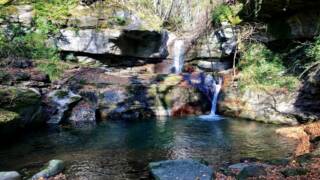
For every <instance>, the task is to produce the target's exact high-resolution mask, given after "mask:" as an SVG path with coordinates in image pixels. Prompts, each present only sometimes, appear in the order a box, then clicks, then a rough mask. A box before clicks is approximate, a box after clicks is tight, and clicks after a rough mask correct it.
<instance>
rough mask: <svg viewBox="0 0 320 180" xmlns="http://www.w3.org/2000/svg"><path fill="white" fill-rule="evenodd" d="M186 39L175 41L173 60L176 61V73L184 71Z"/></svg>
mask: <svg viewBox="0 0 320 180" xmlns="http://www.w3.org/2000/svg"><path fill="white" fill-rule="evenodd" d="M184 43H185V42H184V41H183V40H176V41H175V42H174V56H173V62H174V64H173V65H174V72H175V73H176V74H179V73H181V72H182V69H183V65H184V56H185V47H184Z"/></svg>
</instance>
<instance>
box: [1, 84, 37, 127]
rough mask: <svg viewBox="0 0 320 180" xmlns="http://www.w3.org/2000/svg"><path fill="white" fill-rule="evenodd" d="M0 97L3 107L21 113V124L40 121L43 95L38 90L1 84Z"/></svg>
mask: <svg viewBox="0 0 320 180" xmlns="http://www.w3.org/2000/svg"><path fill="white" fill-rule="evenodd" d="M0 97H1V98H0V106H1V108H2V109H5V110H7V111H12V112H15V113H17V114H19V117H20V118H19V119H20V124H21V125H26V124H31V123H36V122H39V121H40V116H41V96H40V94H39V93H38V92H37V91H35V90H33V89H27V88H17V87H9V86H1V88H0Z"/></svg>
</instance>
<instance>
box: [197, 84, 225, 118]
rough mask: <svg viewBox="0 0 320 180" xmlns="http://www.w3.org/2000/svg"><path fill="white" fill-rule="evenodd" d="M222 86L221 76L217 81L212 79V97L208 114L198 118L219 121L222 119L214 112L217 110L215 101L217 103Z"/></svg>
mask: <svg viewBox="0 0 320 180" xmlns="http://www.w3.org/2000/svg"><path fill="white" fill-rule="evenodd" d="M221 86H222V78H219V81H218V83H216V81H213V92H214V93H213V97H212V102H211V112H210V114H209V115H202V116H200V117H199V118H200V119H201V120H204V121H219V120H221V119H222V117H221V116H219V115H217V114H216V111H217V103H218V97H219V94H220V91H221Z"/></svg>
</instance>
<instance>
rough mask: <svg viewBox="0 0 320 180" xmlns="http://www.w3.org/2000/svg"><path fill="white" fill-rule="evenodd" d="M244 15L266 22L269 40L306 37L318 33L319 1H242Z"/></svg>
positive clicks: (319, 30) (311, 36) (319, 31)
mask: <svg viewBox="0 0 320 180" xmlns="http://www.w3.org/2000/svg"><path fill="white" fill-rule="evenodd" d="M242 2H243V3H244V4H245V8H244V10H243V14H244V17H246V18H248V17H249V19H250V20H253V19H255V20H258V21H263V22H267V23H268V33H269V35H270V37H269V40H271V41H273V40H279V39H282V40H283V39H307V38H309V39H310V38H313V37H314V36H316V35H317V34H319V33H320V29H319V18H320V11H319V8H318V7H319V6H320V2H319V1H302V0H290V1H281V0H273V1H264V0H262V1H259V0H249V1H245V0H243V1H242Z"/></svg>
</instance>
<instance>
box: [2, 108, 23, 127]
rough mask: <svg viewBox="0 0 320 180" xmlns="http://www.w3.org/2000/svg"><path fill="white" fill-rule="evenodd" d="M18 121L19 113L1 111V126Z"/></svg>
mask: <svg viewBox="0 0 320 180" xmlns="http://www.w3.org/2000/svg"><path fill="white" fill-rule="evenodd" d="M17 119H19V114H18V113H16V112H12V111H6V110H3V109H0V125H3V124H7V123H10V122H12V121H15V120H17Z"/></svg>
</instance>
